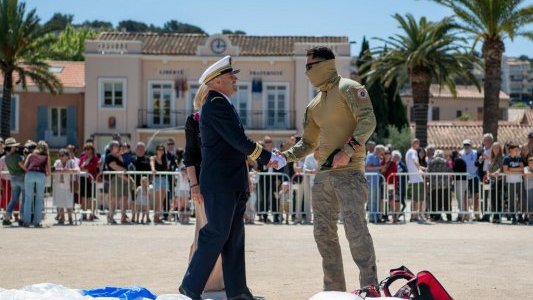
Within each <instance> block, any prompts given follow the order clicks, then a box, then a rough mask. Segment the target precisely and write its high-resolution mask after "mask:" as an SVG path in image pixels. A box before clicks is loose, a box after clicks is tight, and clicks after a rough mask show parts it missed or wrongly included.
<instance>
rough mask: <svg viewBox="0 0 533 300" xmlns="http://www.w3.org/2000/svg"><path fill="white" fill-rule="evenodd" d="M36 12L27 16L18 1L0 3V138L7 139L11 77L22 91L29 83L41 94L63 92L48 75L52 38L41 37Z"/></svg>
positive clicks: (33, 11) (55, 79)
mask: <svg viewBox="0 0 533 300" xmlns="http://www.w3.org/2000/svg"><path fill="white" fill-rule="evenodd" d="M43 34H44V33H43V32H42V31H41V29H40V26H39V18H38V17H37V15H36V13H35V10H32V11H30V12H29V13H27V14H26V5H25V3H24V2H21V3H19V2H18V1H17V0H0V71H1V72H2V75H3V77H4V82H3V85H2V88H3V91H2V106H1V107H2V115H1V117H2V120H1V127H0V136H2V137H3V138H6V137H8V136H9V135H10V126H9V124H10V116H11V96H12V95H13V89H14V78H15V77H14V74H15V75H16V78H17V82H16V84H20V85H21V87H22V89H23V90H27V81H28V79H31V80H32V81H33V83H34V84H35V85H37V86H38V87H39V89H40V90H44V89H47V90H49V91H50V92H51V93H53V94H56V93H60V92H62V85H61V82H60V81H59V79H58V78H57V77H56V76H55V75H54V74H52V73H50V72H49V70H48V69H49V67H50V66H49V65H48V64H47V63H46V60H45V59H46V57H47V54H48V52H49V51H50V45H51V44H52V42H53V37H51V36H48V37H43Z"/></svg>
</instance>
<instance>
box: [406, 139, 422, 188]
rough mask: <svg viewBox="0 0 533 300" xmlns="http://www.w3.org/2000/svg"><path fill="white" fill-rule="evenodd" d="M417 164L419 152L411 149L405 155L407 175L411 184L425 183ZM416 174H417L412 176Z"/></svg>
mask: <svg viewBox="0 0 533 300" xmlns="http://www.w3.org/2000/svg"><path fill="white" fill-rule="evenodd" d="M415 163H418V152H417V151H416V150H415V149H413V148H411V149H409V150H408V151H407V153H405V164H406V165H407V173H410V174H409V183H419V182H424V179H422V175H420V171H419V170H418V167H417V166H416V164H415ZM411 173H416V174H411Z"/></svg>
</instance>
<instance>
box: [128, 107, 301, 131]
mask: <svg viewBox="0 0 533 300" xmlns="http://www.w3.org/2000/svg"><path fill="white" fill-rule="evenodd" d="M237 112H238V113H239V117H240V118H241V122H242V124H243V125H244V128H245V129H255V130H257V129H267V130H294V129H296V118H295V115H296V114H295V111H293V110H268V109H267V110H239V111H237ZM191 113H192V111H190V110H148V109H139V118H138V120H139V124H138V127H139V128H173V127H176V128H179V127H184V126H185V121H186V120H187V117H188V116H189V115H190V114H191Z"/></svg>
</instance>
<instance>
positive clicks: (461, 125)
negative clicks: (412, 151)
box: [411, 121, 533, 150]
mask: <svg viewBox="0 0 533 300" xmlns="http://www.w3.org/2000/svg"><path fill="white" fill-rule="evenodd" d="M411 128H412V129H413V132H414V125H411ZM530 131H533V125H521V124H519V123H518V122H505V121H500V122H499V123H498V141H500V142H501V143H507V142H510V141H513V142H516V143H519V144H524V143H526V142H527V134H528V133H529V132H530ZM482 137H483V125H482V123H481V122H480V121H467V122H461V121H433V122H429V123H428V144H433V145H435V147H436V148H437V149H443V150H453V149H457V148H460V147H462V143H463V140H465V139H471V140H472V143H473V145H472V146H474V147H476V148H477V147H480V146H481V142H482Z"/></svg>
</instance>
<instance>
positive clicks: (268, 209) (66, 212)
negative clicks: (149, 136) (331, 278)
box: [0, 132, 533, 227]
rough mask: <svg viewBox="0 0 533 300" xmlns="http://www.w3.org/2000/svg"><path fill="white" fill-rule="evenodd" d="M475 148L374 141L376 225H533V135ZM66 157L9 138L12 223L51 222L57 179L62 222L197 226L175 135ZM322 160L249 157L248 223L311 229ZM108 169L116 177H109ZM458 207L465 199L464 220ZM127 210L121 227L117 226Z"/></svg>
mask: <svg viewBox="0 0 533 300" xmlns="http://www.w3.org/2000/svg"><path fill="white" fill-rule="evenodd" d="M298 141H299V137H297V136H292V137H291V138H290V139H289V140H287V141H285V142H283V143H280V144H279V148H276V147H274V145H273V144H274V141H273V139H272V138H271V137H270V136H265V137H264V138H263V139H262V141H261V142H260V143H261V144H262V145H263V147H265V148H266V149H267V150H269V151H272V150H281V151H283V150H285V149H288V148H289V147H291V146H292V145H294V144H295V143H297V142H298ZM472 144H473V142H472V141H471V140H469V139H466V140H464V141H463V145H462V147H460V148H458V149H454V150H451V151H448V152H445V151H443V150H441V149H436V148H435V147H434V146H433V145H428V146H427V147H425V148H424V147H421V146H420V142H419V141H418V140H417V139H414V140H412V142H411V147H410V149H409V150H408V151H407V152H406V153H405V155H402V153H401V152H400V151H398V150H396V149H394V147H393V146H392V145H387V146H384V145H376V144H375V143H374V142H372V141H369V142H368V143H367V157H366V166H365V168H366V177H367V183H368V188H369V199H368V204H367V210H368V219H369V222H373V223H382V222H392V223H397V222H399V220H400V217H401V216H404V219H405V216H406V215H407V212H410V214H409V215H410V221H412V222H428V221H435V222H440V221H448V222H449V221H455V222H463V221H487V222H493V223H500V222H502V220H503V219H504V218H507V219H508V220H509V221H511V223H512V224H517V223H528V224H533V132H531V133H530V134H529V135H528V143H527V144H525V145H518V144H516V143H512V142H511V143H506V144H505V145H502V144H500V143H498V142H494V140H493V137H492V135H491V134H485V135H484V136H483V140H482V146H481V147H480V148H479V149H474V148H473V147H472ZM78 153H79V156H78V155H77V154H78ZM57 154H58V157H57V160H56V161H55V162H52V161H50V154H49V151H48V146H47V145H46V143H45V142H44V141H39V142H38V143H35V142H33V141H27V142H26V143H24V144H20V143H17V142H16V140H15V139H13V138H9V139H6V141H5V142H4V141H0V171H4V172H3V175H2V176H0V183H1V185H0V188H1V193H0V209H2V210H4V211H5V212H4V216H3V225H5V226H7V225H11V224H12V223H13V222H15V223H18V224H19V225H20V226H30V225H33V226H36V227H39V226H41V218H42V214H36V213H35V212H37V211H42V209H43V201H44V192H45V184H46V177H47V176H48V177H52V178H51V179H52V180H51V182H52V188H51V191H52V192H51V195H52V199H53V200H52V201H53V202H52V203H53V206H54V207H55V208H56V209H57V211H56V212H57V214H56V217H55V218H56V220H57V224H65V223H66V222H68V224H73V222H74V220H73V216H72V212H73V211H72V209H73V208H74V205H75V204H79V205H80V208H81V210H82V211H83V212H84V213H83V214H82V215H81V217H82V218H83V220H84V221H92V220H96V219H98V213H97V210H100V211H102V210H107V222H108V223H109V224H117V223H119V222H120V223H121V224H132V223H143V224H149V223H151V222H152V218H153V222H154V223H155V224H162V223H165V222H168V221H170V220H171V219H172V217H174V218H175V219H176V220H179V221H180V222H182V223H184V224H185V223H188V222H189V217H190V213H191V209H192V207H191V206H190V201H189V200H190V193H189V182H188V177H187V172H186V170H185V166H184V164H183V156H184V151H183V150H181V149H178V148H176V145H175V142H174V140H173V139H168V140H167V141H166V143H164V144H159V145H157V146H156V147H155V153H154V155H152V156H149V155H147V153H146V145H145V144H144V143H142V142H139V143H137V144H136V145H135V148H134V149H133V151H132V149H131V147H130V145H129V144H127V143H123V142H121V138H120V135H118V134H117V135H114V136H113V138H112V140H111V142H110V143H109V144H108V145H107V146H106V147H105V150H104V152H103V153H97V151H96V148H95V146H94V141H93V140H92V139H89V140H87V141H86V143H85V144H84V146H83V148H82V149H81V151H80V152H78V151H77V148H76V146H73V145H69V146H68V147H67V148H65V149H60V150H59V151H58V152H57ZM319 156H320V153H319V151H318V149H317V150H315V152H314V153H312V154H310V155H308V156H307V157H306V158H305V160H302V161H299V162H295V163H289V164H288V165H287V166H285V167H284V168H283V169H281V170H279V171H277V170H274V169H272V168H268V167H267V166H264V165H260V164H258V163H256V162H251V161H249V162H248V163H249V173H250V200H249V203H248V205H247V210H246V214H245V222H246V223H254V222H256V221H257V220H259V221H261V222H264V223H283V222H285V223H289V221H291V222H292V224H310V223H311V222H312V210H311V203H312V193H311V190H312V186H313V177H314V175H315V174H316V173H318V172H319V169H320V166H319V165H318V163H317V161H318V157H319ZM104 171H115V173H113V174H109V173H106V175H105V176H103V175H102V174H103V172H104ZM125 171H136V172H142V173H138V174H137V173H134V174H135V175H132V174H128V173H126V172H125ZM402 173H403V174H402ZM97 183H100V184H97ZM97 195H100V197H102V199H98V200H101V201H97V202H96V203H98V204H99V206H95V205H94V203H95V202H94V201H93V199H95V198H96V196H97ZM481 199H484V203H483V205H481V204H482V201H481ZM408 200H410V202H409V203H408V202H407V201H408ZM452 203H456V209H455V211H456V212H457V213H456V214H454V216H452V213H451V212H452V210H454V209H453V208H452ZM407 205H410V209H409V210H408V209H407ZM17 212H19V213H17ZM117 212H119V213H120V219H119V221H118V220H115V214H116V213H117ZM128 212H131V213H128Z"/></svg>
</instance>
